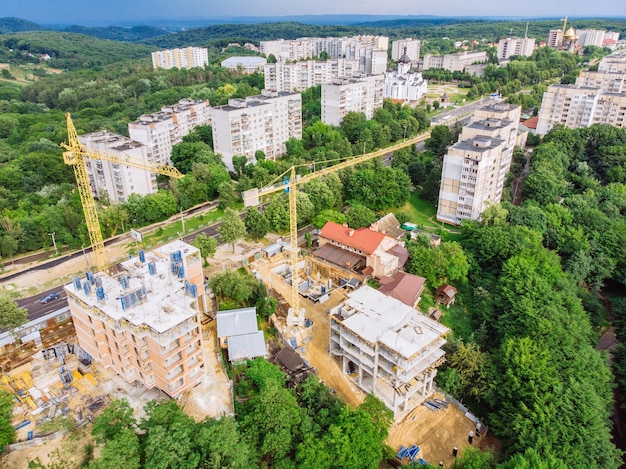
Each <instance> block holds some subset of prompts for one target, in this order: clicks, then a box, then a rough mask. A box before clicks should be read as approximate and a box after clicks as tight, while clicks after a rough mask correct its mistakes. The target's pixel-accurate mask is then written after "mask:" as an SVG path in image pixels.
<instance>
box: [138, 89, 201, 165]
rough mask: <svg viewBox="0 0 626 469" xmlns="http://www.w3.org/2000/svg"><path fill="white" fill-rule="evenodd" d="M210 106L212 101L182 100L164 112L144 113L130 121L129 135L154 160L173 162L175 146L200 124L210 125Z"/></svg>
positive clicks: (165, 162)
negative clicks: (143, 146) (143, 147)
mask: <svg viewBox="0 0 626 469" xmlns="http://www.w3.org/2000/svg"><path fill="white" fill-rule="evenodd" d="M210 109H211V108H210V106H209V102H208V101H203V100H191V99H181V100H180V101H179V102H178V103H177V104H173V105H171V106H164V107H162V108H161V111H160V112H155V113H153V114H142V115H141V116H140V117H139V119H138V120H136V121H135V122H131V123H129V124H128V134H129V135H130V138H132V139H133V140H136V141H138V142H141V143H143V144H144V145H145V146H146V147H147V151H148V157H149V159H150V160H151V161H153V162H154V163H158V164H170V163H171V160H170V157H171V156H172V147H173V146H174V145H176V144H177V143H180V142H182V139H183V137H184V136H185V135H187V134H188V133H189V132H191V131H192V130H193V129H194V128H195V127H196V126H198V125H209V124H210V122H211V120H210Z"/></svg>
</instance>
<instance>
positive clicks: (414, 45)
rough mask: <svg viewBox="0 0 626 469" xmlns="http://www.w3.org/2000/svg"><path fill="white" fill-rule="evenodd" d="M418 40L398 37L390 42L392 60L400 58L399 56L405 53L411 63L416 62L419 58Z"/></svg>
mask: <svg viewBox="0 0 626 469" xmlns="http://www.w3.org/2000/svg"><path fill="white" fill-rule="evenodd" d="M420 44H421V43H420V40H419V39H411V38H410V37H409V38H406V39H399V40H397V41H393V42H392V43H391V58H392V60H396V61H398V60H400V57H402V56H404V55H406V56H407V57H408V58H409V59H410V60H411V63H413V64H417V62H419V59H420Z"/></svg>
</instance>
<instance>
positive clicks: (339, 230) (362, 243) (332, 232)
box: [320, 221, 385, 254]
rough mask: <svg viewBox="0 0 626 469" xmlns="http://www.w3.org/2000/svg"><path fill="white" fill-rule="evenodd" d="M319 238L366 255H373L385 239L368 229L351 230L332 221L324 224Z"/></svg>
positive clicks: (382, 235)
mask: <svg viewBox="0 0 626 469" xmlns="http://www.w3.org/2000/svg"><path fill="white" fill-rule="evenodd" d="M320 236H321V237H322V238H326V239H328V240H331V241H335V242H337V243H339V244H343V245H344V246H349V247H351V248H353V249H357V250H359V251H361V252H364V253H366V254H373V253H374V251H376V248H377V247H378V246H379V245H380V243H382V241H383V239H385V235H384V234H383V233H378V232H377V231H372V230H370V229H369V228H359V229H357V230H353V229H352V228H348V227H347V226H343V225H339V224H338V223H335V222H332V221H329V222H326V224H325V225H324V227H323V228H322V232H321V233H320Z"/></svg>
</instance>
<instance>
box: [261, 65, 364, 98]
mask: <svg viewBox="0 0 626 469" xmlns="http://www.w3.org/2000/svg"><path fill="white" fill-rule="evenodd" d="M355 74H359V60H358V59H330V60H327V61H323V62H322V61H317V60H303V61H298V62H283V61H279V62H276V63H273V64H266V65H265V89H266V90H273V91H287V92H292V91H304V90H306V89H307V88H311V87H313V86H318V85H324V84H327V83H331V82H332V81H333V80H336V79H338V78H350V77H352V76H353V75H355Z"/></svg>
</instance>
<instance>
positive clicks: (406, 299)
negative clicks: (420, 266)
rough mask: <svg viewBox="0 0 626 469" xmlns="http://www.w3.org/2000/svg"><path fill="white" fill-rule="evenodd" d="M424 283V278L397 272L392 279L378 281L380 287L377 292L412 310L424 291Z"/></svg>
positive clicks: (386, 278)
mask: <svg viewBox="0 0 626 469" xmlns="http://www.w3.org/2000/svg"><path fill="white" fill-rule="evenodd" d="M424 282H426V279H425V278H424V277H418V276H417V275H412V274H407V273H406V272H397V273H396V274H395V275H394V276H393V277H382V278H381V279H380V283H381V284H382V287H380V289H379V291H380V292H381V293H384V294H385V295H387V296H391V297H393V298H395V299H396V300H400V301H402V303H404V304H405V305H407V306H410V307H411V308H413V307H414V306H415V303H417V300H418V298H419V297H420V296H421V294H422V292H423V291H424Z"/></svg>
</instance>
